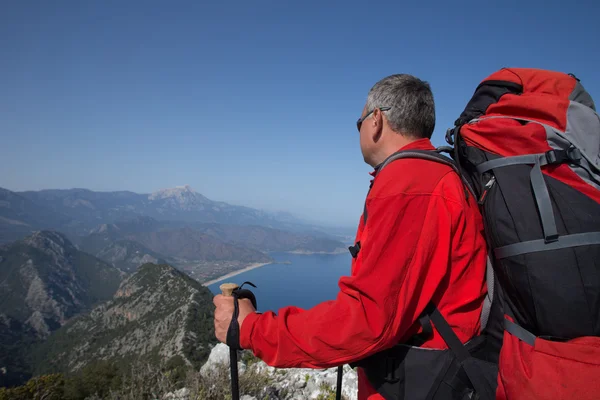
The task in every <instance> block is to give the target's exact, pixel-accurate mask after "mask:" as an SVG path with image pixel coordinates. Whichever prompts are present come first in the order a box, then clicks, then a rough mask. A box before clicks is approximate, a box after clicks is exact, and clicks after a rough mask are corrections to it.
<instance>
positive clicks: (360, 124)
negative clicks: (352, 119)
mask: <svg viewBox="0 0 600 400" xmlns="http://www.w3.org/2000/svg"><path fill="white" fill-rule="evenodd" d="M377 108H379V110H380V111H388V110H391V109H392V107H375V108H374V109H372V110H371V111H369V112H368V113H366V114H365V116H364V117H362V118H359V119H358V121H356V128H357V129H358V131H359V132H360V127H361V126H362V123H363V121H364V120H365V119H367V117H368V116H369V115H371V114H372V113H373V111H375V110H376V109H377Z"/></svg>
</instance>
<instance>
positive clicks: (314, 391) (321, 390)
mask: <svg viewBox="0 0 600 400" xmlns="http://www.w3.org/2000/svg"><path fill="white" fill-rule="evenodd" d="M238 360H240V361H238V371H239V374H240V377H243V375H244V374H249V373H253V374H256V375H258V376H262V377H266V380H265V382H267V384H266V385H265V386H264V389H263V391H264V393H262V394H264V395H265V396H266V397H267V398H269V399H271V400H302V399H317V398H318V397H319V395H321V394H325V393H331V392H332V391H333V392H335V389H336V382H337V368H328V369H323V370H318V369H307V368H286V369H278V368H273V367H270V366H268V365H266V364H265V363H264V362H262V361H260V360H257V359H255V358H254V357H253V356H251V355H249V354H248V353H246V354H245V355H244V352H242V353H240V357H239V358H238ZM222 368H226V369H229V347H227V346H226V345H224V344H222V343H219V344H217V345H216V346H215V347H214V348H213V349H212V351H211V353H210V356H209V357H208V361H207V362H206V363H205V364H204V365H203V366H202V368H201V369H200V374H201V375H203V376H204V377H206V378H208V379H209V380H210V378H211V374H214V373H215V372H216V371H218V370H219V369H222ZM357 385H358V381H357V376H356V371H355V370H353V369H352V368H350V367H349V366H348V365H345V366H344V374H343V378H342V395H343V396H344V398H345V399H346V400H356V399H357V387H358V386H357ZM183 393H186V392H183ZM240 394H241V395H244V393H240ZM262 394H261V395H262ZM173 395H174V393H173ZM176 398H177V397H173V399H176ZM241 398H242V399H245V400H253V399H256V397H253V396H249V395H246V396H245V397H241ZM262 398H263V397H261V399H262ZM182 400H183V399H182Z"/></svg>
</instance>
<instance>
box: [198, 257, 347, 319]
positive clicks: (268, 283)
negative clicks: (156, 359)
mask: <svg viewBox="0 0 600 400" xmlns="http://www.w3.org/2000/svg"><path fill="white" fill-rule="evenodd" d="M269 255H270V256H271V257H273V259H275V260H276V263H274V264H269V265H265V266H263V267H260V268H256V269H253V270H250V271H247V272H243V273H241V274H239V275H236V276H233V277H230V278H227V279H225V280H222V281H219V282H215V283H213V284H212V285H209V286H208V289H210V290H211V291H212V292H213V293H215V294H217V293H220V292H221V291H220V289H219V285H221V284H222V283H224V282H225V281H227V282H233V283H237V284H238V285H240V284H242V283H243V282H245V281H249V282H252V283H253V284H255V285H256V286H257V287H256V288H253V287H251V286H248V289H250V290H252V292H254V294H255V295H256V299H257V303H258V311H261V312H264V311H267V310H271V311H275V312H277V310H279V309H280V308H282V307H286V306H291V305H293V306H296V307H300V308H304V309H308V308H311V307H313V306H315V305H317V304H319V303H321V302H323V301H326V300H334V299H335V298H336V296H337V293H338V291H339V287H338V281H339V279H340V277H341V276H348V275H350V269H351V262H352V256H351V255H350V253H349V252H348V253H343V254H307V255H303V254H302V255H301V254H290V253H271V254H269ZM286 261H288V262H291V264H281V263H282V262H286Z"/></svg>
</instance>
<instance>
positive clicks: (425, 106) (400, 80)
mask: <svg viewBox="0 0 600 400" xmlns="http://www.w3.org/2000/svg"><path fill="white" fill-rule="evenodd" d="M380 107H391V109H390V110H389V111H384V112H383V113H384V115H385V116H386V118H387V120H388V123H389V125H390V127H391V128H392V129H393V130H394V131H395V132H398V133H402V134H404V135H407V136H411V137H419V138H428V139H431V135H432V134H433V129H434V128H435V103H434V101H433V93H431V87H430V86H429V83H427V82H424V81H422V80H420V79H418V78H416V77H414V76H412V75H408V74H396V75H390V76H388V77H386V78H383V79H382V80H380V81H379V82H377V83H376V84H375V85H374V86H373V87H372V88H371V90H370V91H369V95H368V97H367V111H371V110H373V109H375V108H380Z"/></svg>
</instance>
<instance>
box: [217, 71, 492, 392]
mask: <svg viewBox="0 0 600 400" xmlns="http://www.w3.org/2000/svg"><path fill="white" fill-rule="evenodd" d="M434 126H435V108H434V99H433V95H432V92H431V89H430V86H429V84H428V83H427V82H424V81H422V80H420V79H418V78H416V77H414V76H411V75H407V74H397V75H392V76H388V77H386V78H384V79H382V80H380V81H379V82H377V83H376V84H375V85H374V86H373V87H372V88H371V90H370V91H369V93H368V97H367V101H366V104H365V106H364V108H363V110H362V113H361V115H360V118H359V119H358V121H357V128H358V131H359V143H360V148H361V151H362V154H363V158H364V161H365V162H366V163H367V164H369V165H370V166H371V167H373V168H374V170H373V171H372V172H371V175H372V177H373V179H371V186H370V189H369V193H368V195H367V198H366V200H365V208H364V212H363V215H362V216H361V218H360V221H359V224H358V230H357V234H356V240H355V245H354V246H352V247H351V248H350V251H351V253H352V256H353V260H352V269H351V275H350V276H343V277H341V278H340V280H339V288H340V290H339V293H338V295H337V297H336V299H335V300H332V301H326V302H323V303H321V304H318V305H316V306H315V307H312V308H310V309H300V308H297V307H293V306H290V307H285V308H282V309H280V310H279V311H278V313H277V314H276V313H274V312H273V311H267V312H263V313H257V312H256V310H255V309H254V307H253V306H252V304H251V302H250V301H249V300H240V301H239V318H238V323H239V326H240V335H239V345H240V347H241V348H243V349H249V350H251V351H252V352H253V353H254V354H255V355H256V356H257V357H259V358H260V359H262V360H263V361H264V362H265V363H267V364H268V365H270V366H274V367H280V368H285V367H296V368H329V367H334V366H339V365H342V364H350V365H353V366H358V367H359V368H358V377H359V382H358V392H359V393H358V399H359V400H367V399H368V400H376V399H384V395H385V398H398V399H400V398H425V397H426V396H427V395H428V394H430V393H437V397H433V398H434V399H438V398H439V399H449V398H459V397H451V396H453V395H452V394H451V393H450V392H451V391H452V390H455V391H456V392H457V393H459V394H460V393H467V392H468V390H470V386H471V385H470V384H469V383H468V382H466V383H465V380H464V379H461V376H460V373H459V372H457V371H458V367H456V365H457V364H456V363H454V362H453V363H451V364H450V363H448V360H449V359H450V358H454V355H453V354H452V353H450V352H449V351H448V350H447V349H448V348H449V346H448V344H447V343H446V340H445V339H444V338H442V336H444V337H445V338H446V339H447V337H448V335H450V336H452V335H453V334H455V336H454V337H455V338H456V337H458V340H459V341H460V342H461V343H463V344H464V343H466V342H468V341H471V339H473V338H475V337H477V336H478V335H479V334H480V331H481V315H482V310H483V304H484V298H485V297H486V294H487V287H486V260H487V247H486V242H485V238H484V236H483V229H484V227H483V221H482V217H481V215H480V213H479V210H478V207H477V199H475V198H474V196H472V195H469V193H468V191H467V190H466V189H465V185H464V184H463V182H462V181H461V178H460V176H459V175H458V174H457V173H456V172H455V170H454V169H453V168H452V167H451V166H449V165H445V163H444V162H432V161H431V160H426V159H420V158H400V159H396V160H395V161H393V162H390V163H389V164H388V163H387V162H386V161H390V157H391V156H393V155H394V154H395V153H396V152H398V151H401V152H405V153H407V152H408V151H421V150H429V151H433V150H435V148H434V146H433V145H432V143H431V141H430V139H431V136H432V134H433V130H434ZM214 304H215V306H216V310H215V335H216V337H217V338H218V339H219V340H220V341H221V342H224V343H226V342H227V331H228V329H229V326H230V322H231V316H232V314H233V311H234V302H233V298H232V297H225V296H223V295H217V296H215V298H214ZM430 321H434V323H433V325H434V326H432V324H431V322H430ZM445 322H447V323H445ZM450 327H451V328H450ZM442 329H443V330H444V332H445V334H443V335H442V334H441V332H440V331H441V330H442ZM452 332H453V333H452ZM454 343H456V342H454ZM399 344H400V346H397V345H399ZM402 344H404V345H411V346H412V347H409V346H402ZM459 344H460V343H459ZM419 349H439V350H443V351H440V352H436V351H431V350H419ZM390 360H391V361H393V362H392V363H391V364H390ZM390 365H393V366H392V367H391V368H387V369H386V366H387V367H390ZM450 365H451V366H454V367H456V368H455V369H456V370H455V371H454V372H453V375H452V377H451V378H452V379H453V382H452V383H448V384H447V385H442V384H441V383H440V381H441V380H442V379H441V378H439V379H438V376H440V377H441V376H442V375H443V374H444V373H445V370H444V368H446V367H449V366H450ZM394 375H395V376H394ZM405 376H406V379H404V378H405ZM390 377H391V378H392V379H389V378H390ZM493 378H495V375H494V376H493ZM444 379H446V376H445V377H444ZM452 385H454V386H453V389H449V387H450V386H452ZM461 385H462V386H461ZM460 398H462V397H460Z"/></svg>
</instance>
